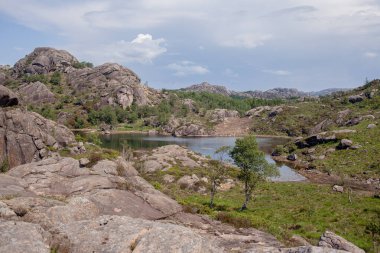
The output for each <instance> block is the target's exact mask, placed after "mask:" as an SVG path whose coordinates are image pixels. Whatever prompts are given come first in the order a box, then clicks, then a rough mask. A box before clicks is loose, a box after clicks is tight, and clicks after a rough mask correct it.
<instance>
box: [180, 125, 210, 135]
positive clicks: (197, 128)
mask: <svg viewBox="0 0 380 253" xmlns="http://www.w3.org/2000/svg"><path fill="white" fill-rule="evenodd" d="M206 134H207V132H206V130H205V129H204V127H203V126H201V125H197V124H193V123H191V124H188V125H184V126H181V127H179V128H177V129H176V130H175V131H174V136H177V137H179V136H204V135H206Z"/></svg>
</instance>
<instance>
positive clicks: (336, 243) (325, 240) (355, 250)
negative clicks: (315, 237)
mask: <svg viewBox="0 0 380 253" xmlns="http://www.w3.org/2000/svg"><path fill="white" fill-rule="evenodd" d="M318 245H319V246H322V247H328V248H333V249H339V250H346V251H348V252H351V253H364V252H365V251H364V250H362V249H361V248H359V247H357V246H356V245H354V244H352V243H351V242H349V241H347V240H346V239H344V238H343V237H340V236H338V235H336V234H334V233H333V232H330V231H326V232H325V233H323V235H322V236H321V239H320V240H319V244H318Z"/></svg>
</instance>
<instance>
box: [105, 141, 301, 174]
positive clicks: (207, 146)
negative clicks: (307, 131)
mask: <svg viewBox="0 0 380 253" xmlns="http://www.w3.org/2000/svg"><path fill="white" fill-rule="evenodd" d="M101 140H102V146H103V147H105V148H112V149H117V150H122V148H123V144H127V145H128V146H129V147H131V148H133V149H153V148H157V147H160V146H164V145H169V144H177V145H181V146H185V147H188V148H189V149H191V150H193V151H194V152H197V153H200V154H202V155H205V156H211V157H215V155H214V153H215V151H216V150H217V149H218V148H220V147H222V146H233V145H234V143H235V140H236V138H235V137H172V136H149V135H143V134H112V135H103V136H101ZM257 142H258V144H259V148H260V149H261V150H262V151H263V152H265V154H266V159H267V160H268V161H269V162H272V163H275V162H274V161H273V159H272V158H271V156H270V153H271V152H272V150H273V148H274V147H275V146H276V145H281V144H285V143H286V142H287V139H282V138H259V137H258V138H257ZM276 165H277V167H278V169H279V171H280V176H279V177H277V178H273V179H272V180H273V181H302V180H305V178H304V177H303V176H301V175H300V174H298V173H296V172H295V171H294V170H292V169H291V168H289V167H288V166H286V165H283V164H278V163H277V164H276Z"/></svg>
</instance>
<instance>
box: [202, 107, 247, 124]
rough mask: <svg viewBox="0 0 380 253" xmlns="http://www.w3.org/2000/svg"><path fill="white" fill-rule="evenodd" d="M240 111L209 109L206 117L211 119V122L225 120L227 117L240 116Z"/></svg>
mask: <svg viewBox="0 0 380 253" xmlns="http://www.w3.org/2000/svg"><path fill="white" fill-rule="evenodd" d="M239 116H240V115H239V112H238V111H235V110H227V109H215V110H210V111H207V113H206V117H208V118H209V119H210V121H211V122H218V123H219V122H223V121H224V120H225V119H226V118H238V117H239Z"/></svg>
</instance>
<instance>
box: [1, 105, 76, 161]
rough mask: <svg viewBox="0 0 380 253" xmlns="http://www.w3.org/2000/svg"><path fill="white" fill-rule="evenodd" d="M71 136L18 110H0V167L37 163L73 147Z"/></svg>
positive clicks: (49, 122) (39, 117)
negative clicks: (66, 147) (53, 153)
mask: <svg viewBox="0 0 380 253" xmlns="http://www.w3.org/2000/svg"><path fill="white" fill-rule="evenodd" d="M74 143H76V142H75V136H74V134H73V133H72V132H71V131H70V130H69V129H68V128H67V127H65V126H63V125H59V124H57V123H55V122H54V121H51V120H48V119H45V118H44V117H42V116H41V115H39V114H37V113H34V112H27V111H22V110H21V109H19V108H16V109H11V108H4V109H0V164H3V162H4V161H6V160H7V162H8V164H9V167H10V168H13V167H15V166H18V165H21V164H25V163H29V162H33V161H39V160H41V159H43V158H45V157H47V156H49V154H50V152H49V151H50V150H51V149H59V148H61V147H65V146H68V145H71V144H74Z"/></svg>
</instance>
